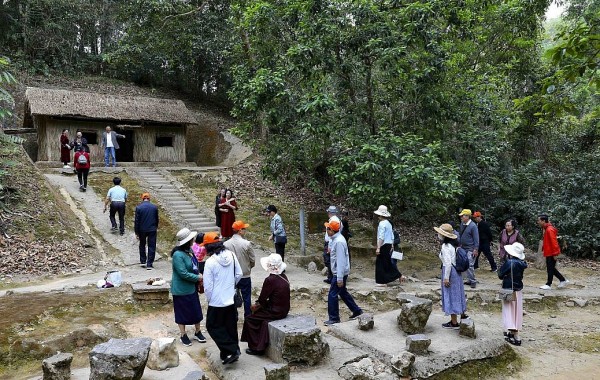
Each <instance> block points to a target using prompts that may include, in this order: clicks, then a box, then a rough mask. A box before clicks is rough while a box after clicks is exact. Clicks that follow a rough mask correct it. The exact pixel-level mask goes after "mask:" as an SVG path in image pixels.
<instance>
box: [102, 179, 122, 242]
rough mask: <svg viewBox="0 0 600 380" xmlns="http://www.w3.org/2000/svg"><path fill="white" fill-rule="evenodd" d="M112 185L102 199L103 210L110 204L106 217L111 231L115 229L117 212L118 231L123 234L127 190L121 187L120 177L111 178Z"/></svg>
mask: <svg viewBox="0 0 600 380" xmlns="http://www.w3.org/2000/svg"><path fill="white" fill-rule="evenodd" d="M113 184H114V186H113V187H111V188H110V189H108V193H107V194H106V199H105V200H104V212H106V208H107V207H108V206H109V205H110V212H109V214H108V217H109V219H110V224H111V225H112V228H111V231H116V230H117V220H116V219H115V214H119V233H120V234H121V235H123V234H125V202H126V201H127V190H125V189H124V188H123V187H121V178H119V177H115V178H113Z"/></svg>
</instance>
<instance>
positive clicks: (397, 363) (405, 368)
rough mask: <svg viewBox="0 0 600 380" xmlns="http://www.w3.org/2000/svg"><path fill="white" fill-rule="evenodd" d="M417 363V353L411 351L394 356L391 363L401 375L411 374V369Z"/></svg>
mask: <svg viewBox="0 0 600 380" xmlns="http://www.w3.org/2000/svg"><path fill="white" fill-rule="evenodd" d="M414 363H415V355H414V354H412V353H410V352H403V353H401V354H400V355H395V356H392V360H391V364H392V369H393V370H394V372H395V373H396V374H397V375H398V376H400V377H408V376H410V371H411V369H412V366H413V364H414Z"/></svg>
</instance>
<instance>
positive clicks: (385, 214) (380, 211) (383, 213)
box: [373, 205, 392, 218]
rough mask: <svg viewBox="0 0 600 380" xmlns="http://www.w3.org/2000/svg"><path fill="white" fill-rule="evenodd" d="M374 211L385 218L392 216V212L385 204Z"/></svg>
mask: <svg viewBox="0 0 600 380" xmlns="http://www.w3.org/2000/svg"><path fill="white" fill-rule="evenodd" d="M373 212H374V213H375V215H379V216H383V217H385V218H389V217H390V216H392V214H390V212H389V211H388V209H387V207H386V206H384V205H381V206H379V208H378V209H377V210H375V211H373Z"/></svg>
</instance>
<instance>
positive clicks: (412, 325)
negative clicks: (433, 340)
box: [397, 293, 433, 334]
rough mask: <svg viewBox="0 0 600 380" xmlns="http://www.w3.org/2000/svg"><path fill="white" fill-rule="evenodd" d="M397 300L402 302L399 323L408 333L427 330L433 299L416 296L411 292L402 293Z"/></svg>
mask: <svg viewBox="0 0 600 380" xmlns="http://www.w3.org/2000/svg"><path fill="white" fill-rule="evenodd" d="M397 300H398V301H399V302H400V303H401V304H402V305H401V310H400V315H398V319H397V320H398V325H399V326H400V329H401V330H402V331H404V332H405V333H406V334H419V333H422V332H424V331H425V325H427V320H429V315H431V310H432V305H433V303H432V302H431V300H428V299H425V298H419V297H415V296H413V295H410V294H406V293H400V294H398V296H397Z"/></svg>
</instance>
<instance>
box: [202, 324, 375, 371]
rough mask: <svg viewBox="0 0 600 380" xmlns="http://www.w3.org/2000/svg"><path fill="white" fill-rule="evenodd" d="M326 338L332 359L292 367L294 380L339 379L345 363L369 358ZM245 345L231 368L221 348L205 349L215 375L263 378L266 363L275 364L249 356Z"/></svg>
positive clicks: (347, 345)
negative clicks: (224, 363)
mask: <svg viewBox="0 0 600 380" xmlns="http://www.w3.org/2000/svg"><path fill="white" fill-rule="evenodd" d="M323 339H324V340H325V342H327V343H328V344H329V349H330V356H329V357H327V358H325V359H324V361H323V364H320V365H316V366H292V371H291V373H290V379H291V380H324V379H338V378H339V376H338V374H337V370H338V369H339V368H340V367H341V366H343V365H344V363H347V362H352V361H357V360H360V359H362V358H364V357H366V356H367V353H366V352H364V351H363V350H361V349H359V348H357V347H354V346H352V345H351V344H348V343H346V342H344V341H342V340H340V339H338V338H336V337H334V336H331V335H328V334H323ZM246 348H247V345H246V343H244V342H240V350H241V351H242V355H241V356H240V359H239V360H238V361H237V362H235V363H233V364H230V365H227V366H224V365H222V364H221V359H220V357H219V349H218V348H217V347H216V345H208V346H207V347H206V357H207V359H208V360H209V362H210V363H211V368H212V369H213V372H214V373H215V374H216V375H217V376H219V378H220V379H223V380H248V379H264V378H265V371H264V369H263V367H264V366H266V365H267V364H273V363H274V362H273V361H272V360H270V359H269V358H268V357H267V356H252V355H247V354H246V352H245V350H246Z"/></svg>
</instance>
